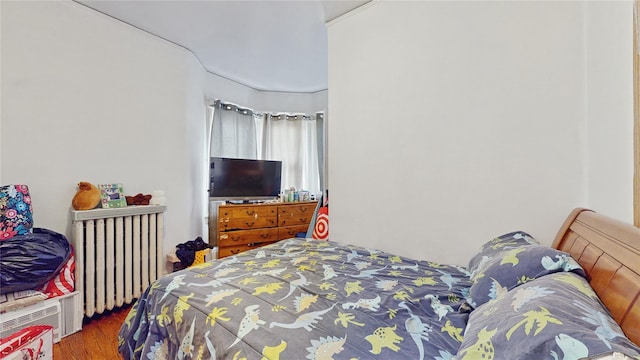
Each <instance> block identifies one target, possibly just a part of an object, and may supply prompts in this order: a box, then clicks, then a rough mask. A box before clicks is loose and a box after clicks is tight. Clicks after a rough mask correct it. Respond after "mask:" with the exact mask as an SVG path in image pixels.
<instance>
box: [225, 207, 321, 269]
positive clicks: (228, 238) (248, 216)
mask: <svg viewBox="0 0 640 360" xmlns="http://www.w3.org/2000/svg"><path fill="white" fill-rule="evenodd" d="M316 204H317V202H316V201H309V202H292V203H268V204H237V205H236V204H231V205H220V206H219V207H218V231H217V239H218V258H223V257H226V256H230V255H234V254H238V253H241V252H243V251H247V250H250V249H254V248H256V247H260V246H264V245H268V244H271V243H273V242H276V241H278V240H282V239H288V238H291V237H295V236H296V234H297V233H299V232H307V229H308V228H309V222H310V221H311V217H312V216H313V212H314V211H315V209H316Z"/></svg>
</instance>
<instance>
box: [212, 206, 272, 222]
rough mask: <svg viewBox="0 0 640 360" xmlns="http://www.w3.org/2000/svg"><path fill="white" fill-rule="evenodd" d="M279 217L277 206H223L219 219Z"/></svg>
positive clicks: (219, 212) (219, 210)
mask: <svg viewBox="0 0 640 360" xmlns="http://www.w3.org/2000/svg"><path fill="white" fill-rule="evenodd" d="M263 216H264V217H269V216H274V217H275V216H278V211H277V207H276V206H275V205H247V206H243V205H233V206H221V207H220V208H218V218H219V219H223V218H234V219H235V218H242V219H244V218H255V219H257V218H260V217H263Z"/></svg>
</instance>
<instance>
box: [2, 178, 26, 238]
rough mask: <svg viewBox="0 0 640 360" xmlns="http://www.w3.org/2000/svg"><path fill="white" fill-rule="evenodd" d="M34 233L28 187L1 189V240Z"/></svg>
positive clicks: (13, 186)
mask: <svg viewBox="0 0 640 360" xmlns="http://www.w3.org/2000/svg"><path fill="white" fill-rule="evenodd" d="M32 232H33V213H32V210H31V196H29V187H28V186H27V185H5V186H1V187H0V240H7V239H11V238H12V237H14V236H16V235H24V234H30V233H32Z"/></svg>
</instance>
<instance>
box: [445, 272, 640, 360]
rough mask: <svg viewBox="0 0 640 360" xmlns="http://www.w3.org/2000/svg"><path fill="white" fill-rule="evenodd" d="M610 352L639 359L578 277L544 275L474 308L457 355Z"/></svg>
mask: <svg viewBox="0 0 640 360" xmlns="http://www.w3.org/2000/svg"><path fill="white" fill-rule="evenodd" d="M612 351H615V352H619V353H623V354H626V355H628V356H631V357H637V358H640V348H638V347H637V346H636V345H635V344H633V343H632V342H631V341H630V340H629V339H628V338H627V337H626V336H625V335H624V333H623V332H622V330H621V329H620V326H618V324H617V323H616V322H615V321H614V320H613V318H612V317H611V315H610V314H609V312H608V311H607V310H606V308H605V307H604V305H603V304H602V303H601V302H600V299H599V298H598V296H597V295H596V293H595V292H594V291H593V289H592V288H591V287H590V286H589V283H588V282H587V281H586V280H585V279H584V278H583V277H582V276H580V275H578V274H575V273H571V272H559V273H554V274H549V275H546V276H543V277H540V278H538V279H535V280H533V281H530V282H528V283H526V284H523V285H520V286H518V287H516V288H514V289H512V290H511V291H509V292H508V293H506V294H505V295H504V296H500V297H498V298H497V299H495V300H492V301H489V302H487V303H485V304H483V305H481V306H479V307H478V308H477V309H475V310H474V311H473V312H472V313H471V315H470V317H469V322H468V324H467V328H466V329H465V332H464V339H463V341H462V346H461V347H460V349H459V351H458V353H457V355H456V359H458V360H467V359H510V360H539V359H555V360H558V359H563V360H577V359H583V358H587V357H591V356H594V355H598V354H605V353H610V352H612Z"/></svg>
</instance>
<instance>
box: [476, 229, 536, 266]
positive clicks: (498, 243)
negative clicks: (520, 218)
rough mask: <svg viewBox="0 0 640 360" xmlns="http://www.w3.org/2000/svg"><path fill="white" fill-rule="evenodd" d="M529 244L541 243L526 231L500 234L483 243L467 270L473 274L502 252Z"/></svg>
mask: <svg viewBox="0 0 640 360" xmlns="http://www.w3.org/2000/svg"><path fill="white" fill-rule="evenodd" d="M529 245H540V243H538V241H536V240H535V239H534V238H533V237H532V236H531V235H529V234H527V233H526V232H524V231H514V232H510V233H507V234H504V235H500V236H498V237H496V238H494V239H492V240H490V241H488V242H486V243H484V244H483V245H482V247H481V248H480V250H479V251H478V252H477V253H476V254H475V255H474V256H473V257H472V258H471V259H470V260H469V265H468V266H467V270H469V272H470V273H471V274H472V275H473V274H475V273H476V272H477V271H478V270H479V269H480V268H481V267H482V266H483V265H484V264H486V263H487V262H488V261H489V260H491V259H493V258H496V257H499V256H500V254H502V252H504V251H507V250H510V249H516V248H519V247H522V246H529Z"/></svg>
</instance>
